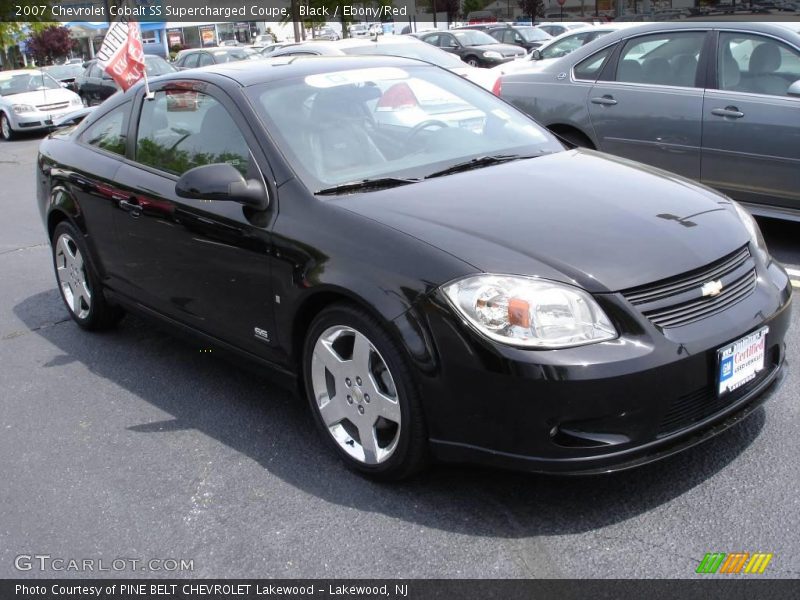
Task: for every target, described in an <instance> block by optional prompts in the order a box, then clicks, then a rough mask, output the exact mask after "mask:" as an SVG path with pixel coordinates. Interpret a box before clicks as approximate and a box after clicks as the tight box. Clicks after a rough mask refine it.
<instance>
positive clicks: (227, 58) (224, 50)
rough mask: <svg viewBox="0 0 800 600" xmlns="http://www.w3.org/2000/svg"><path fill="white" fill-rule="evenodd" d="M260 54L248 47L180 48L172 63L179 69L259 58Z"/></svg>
mask: <svg viewBox="0 0 800 600" xmlns="http://www.w3.org/2000/svg"><path fill="white" fill-rule="evenodd" d="M261 58H262V56H261V54H260V53H259V52H257V51H256V50H254V49H253V48H249V47H241V46H239V47H231V46H217V47H215V48H192V49H189V50H181V51H180V52H178V55H177V56H176V57H175V62H174V63H173V65H174V66H175V67H176V68H177V69H178V70H179V71H182V70H184V69H194V68H196V67H207V66H208V65H219V64H222V63H227V62H237V61H240V60H260V59H261Z"/></svg>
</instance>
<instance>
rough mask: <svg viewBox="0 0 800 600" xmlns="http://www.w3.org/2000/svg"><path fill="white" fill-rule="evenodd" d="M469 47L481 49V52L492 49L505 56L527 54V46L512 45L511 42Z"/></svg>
mask: <svg viewBox="0 0 800 600" xmlns="http://www.w3.org/2000/svg"><path fill="white" fill-rule="evenodd" d="M467 47H468V48H473V49H475V50H480V51H481V52H488V51H490V50H491V51H494V52H499V53H500V54H502V55H503V56H517V55H519V54H523V55H524V54H525V48H523V47H521V46H512V45H511V44H482V45H479V46H467Z"/></svg>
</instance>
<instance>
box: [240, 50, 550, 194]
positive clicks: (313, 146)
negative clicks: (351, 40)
mask: <svg viewBox="0 0 800 600" xmlns="http://www.w3.org/2000/svg"><path fill="white" fill-rule="evenodd" d="M248 93H249V95H250V98H251V101H252V102H253V105H254V106H255V107H256V110H257V111H258V113H259V115H260V116H261V119H262V121H263V122H264V125H265V127H266V128H267V130H269V132H270V134H271V135H273V136H274V137H275V138H276V142H277V144H278V147H280V148H281V149H282V150H283V152H284V155H285V156H286V159H287V160H288V161H289V163H290V164H291V165H292V167H293V169H294V170H295V172H296V173H297V174H298V176H299V177H300V179H301V180H303V182H304V183H305V184H306V186H307V187H308V188H309V189H311V190H312V191H316V190H320V189H323V188H328V187H330V186H335V185H340V184H344V183H352V182H361V181H364V180H365V179H366V180H374V179H379V178H389V177H392V178H415V179H416V178H421V177H425V176H428V175H431V174H433V173H436V172H438V171H441V170H443V169H447V168H448V167H451V166H454V165H457V164H459V163H463V162H464V161H469V160H470V159H473V158H480V157H488V156H496V155H503V156H508V155H525V156H537V155H540V154H544V153H549V152H556V151H560V150H562V149H563V148H562V146H561V145H560V144H559V143H558V142H557V141H556V140H555V138H554V137H552V136H551V135H550V134H549V133H548V132H546V131H545V130H544V129H542V128H541V127H539V126H538V125H537V124H536V123H534V122H533V121H532V120H531V119H529V118H528V117H526V116H524V115H522V114H521V113H519V112H517V111H516V110H515V109H513V108H512V107H510V106H509V105H508V104H506V103H505V102H503V101H501V100H499V99H498V98H497V97H495V96H493V95H492V94H490V93H488V92H486V91H485V90H482V89H481V88H479V87H477V86H475V85H474V84H471V83H469V82H468V81H465V80H464V79H463V78H462V77H459V76H457V75H454V74H452V73H450V72H448V71H445V70H443V69H438V68H435V67H430V66H422V65H420V66H411V67H403V68H396V67H380V68H361V69H351V70H346V71H337V72H333V73H322V74H316V75H309V76H307V77H296V78H290V79H286V80H281V81H275V82H272V83H266V84H262V85H259V86H253V87H251V88H248Z"/></svg>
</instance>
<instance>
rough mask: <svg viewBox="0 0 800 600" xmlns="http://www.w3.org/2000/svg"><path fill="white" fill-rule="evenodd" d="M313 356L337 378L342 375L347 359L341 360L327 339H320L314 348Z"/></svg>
mask: <svg viewBox="0 0 800 600" xmlns="http://www.w3.org/2000/svg"><path fill="white" fill-rule="evenodd" d="M314 356H315V357H316V358H317V359H319V360H320V362H322V364H323V365H325V368H326V369H328V371H330V372H331V375H333V376H334V377H335V378H336V379H337V380H338V379H339V378H343V377H344V370H345V365H346V362H347V361H344V360H342V359H341V358H340V357H339V355H338V354H337V353H336V350H334V349H333V345H332V343H331V342H329V341H327V340H320V341H319V343H317V346H316V348H314Z"/></svg>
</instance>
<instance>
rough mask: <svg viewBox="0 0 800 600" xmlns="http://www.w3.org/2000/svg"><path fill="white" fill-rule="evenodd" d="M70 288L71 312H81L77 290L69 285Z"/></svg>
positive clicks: (77, 313)
mask: <svg viewBox="0 0 800 600" xmlns="http://www.w3.org/2000/svg"><path fill="white" fill-rule="evenodd" d="M70 290H71V291H72V312H74V313H75V314H76V315H79V314H81V296H80V293H78V291H77V290H76V289H75V288H73V287H72V286H70Z"/></svg>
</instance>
